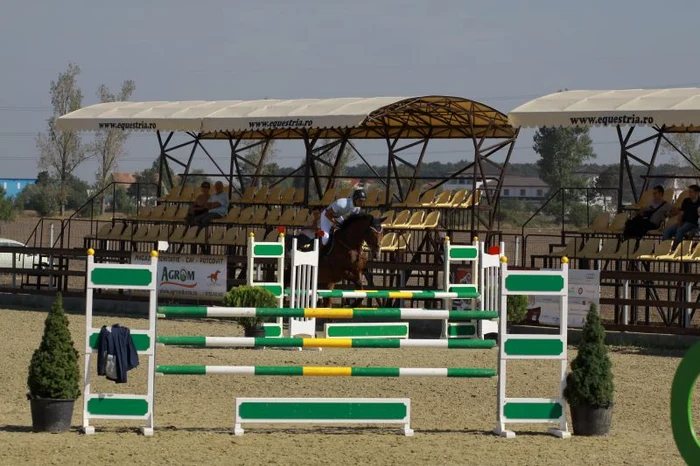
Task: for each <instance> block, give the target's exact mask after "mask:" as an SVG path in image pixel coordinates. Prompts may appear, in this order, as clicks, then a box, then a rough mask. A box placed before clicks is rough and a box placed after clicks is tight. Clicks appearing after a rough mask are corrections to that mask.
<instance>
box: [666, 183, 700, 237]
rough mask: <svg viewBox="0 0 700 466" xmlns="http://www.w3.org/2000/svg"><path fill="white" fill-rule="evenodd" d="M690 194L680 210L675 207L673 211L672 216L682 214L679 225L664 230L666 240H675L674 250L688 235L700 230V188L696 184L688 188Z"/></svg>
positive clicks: (675, 224)
mask: <svg viewBox="0 0 700 466" xmlns="http://www.w3.org/2000/svg"><path fill="white" fill-rule="evenodd" d="M688 189H689V190H690V193H689V195H688V197H687V198H686V199H683V203H682V204H681V208H680V209H676V208H675V207H674V208H673V209H671V215H676V214H678V213H681V214H682V215H681V216H680V217H679V218H678V223H674V224H673V225H669V226H668V227H667V228H666V229H665V230H664V236H663V238H664V239H671V238H673V239H674V241H673V249H676V247H677V246H678V244H679V243H680V242H681V241H682V240H683V237H684V236H685V235H686V233H689V232H691V231H694V230H696V229H697V228H698V217H699V214H698V209H700V199H699V196H700V186H698V185H696V184H694V185H691V186H689V187H688Z"/></svg>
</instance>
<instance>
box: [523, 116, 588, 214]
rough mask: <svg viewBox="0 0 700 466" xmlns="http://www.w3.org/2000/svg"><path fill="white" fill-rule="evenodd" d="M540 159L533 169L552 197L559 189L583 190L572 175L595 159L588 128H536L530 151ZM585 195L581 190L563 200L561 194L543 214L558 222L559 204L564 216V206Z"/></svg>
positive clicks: (579, 180) (582, 180)
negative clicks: (586, 162) (584, 164)
mask: <svg viewBox="0 0 700 466" xmlns="http://www.w3.org/2000/svg"><path fill="white" fill-rule="evenodd" d="M532 148H533V149H534V150H535V152H537V153H538V154H539V155H540V159H539V160H538V161H537V168H538V169H539V172H540V177H541V178H542V180H543V181H544V182H546V183H547V185H548V186H549V188H550V192H551V193H555V192H556V191H557V190H558V189H562V188H581V187H584V186H585V180H584V179H583V178H581V177H579V176H576V175H575V174H574V173H573V171H574V170H575V169H576V168H578V167H580V166H581V165H582V164H583V163H584V162H585V161H587V160H590V159H594V158H595V157H596V154H595V152H594V151H593V145H592V141H591V138H590V136H589V134H588V128H579V127H569V128H560V127H557V128H550V127H543V128H539V129H538V130H537V132H536V133H535V136H534V145H533V147H532ZM584 194H585V192H584V191H583V190H568V191H566V196H565V197H564V199H562V197H561V193H559V194H557V195H556V197H555V199H554V200H553V201H552V202H550V203H549V204H548V205H547V208H546V209H545V211H546V212H548V213H550V214H552V215H554V216H555V217H557V219H558V220H562V219H561V207H562V202H564V200H565V201H566V203H565V205H564V211H565V213H566V212H567V211H568V210H569V207H568V205H570V204H571V203H572V201H573V203H576V202H579V201H580V200H581V199H582V198H583V196H584Z"/></svg>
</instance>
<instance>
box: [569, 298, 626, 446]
mask: <svg viewBox="0 0 700 466" xmlns="http://www.w3.org/2000/svg"><path fill="white" fill-rule="evenodd" d="M613 393H614V384H613V374H612V363H611V361H610V358H609V357H608V352H607V348H606V346H605V329H604V328H603V324H602V323H601V321H600V316H599V315H598V312H597V310H596V305H595V304H591V306H590V308H589V310H588V315H587V317H586V322H585V324H584V326H583V335H582V340H581V343H580V344H579V347H578V354H577V355H576V358H574V360H573V361H572V362H571V372H570V373H569V374H568V375H567V377H566V388H565V389H564V398H566V401H567V402H568V403H569V406H570V407H571V422H572V425H573V431H574V435H607V434H608V433H609V432H610V425H611V423H612V410H613V405H614V401H613Z"/></svg>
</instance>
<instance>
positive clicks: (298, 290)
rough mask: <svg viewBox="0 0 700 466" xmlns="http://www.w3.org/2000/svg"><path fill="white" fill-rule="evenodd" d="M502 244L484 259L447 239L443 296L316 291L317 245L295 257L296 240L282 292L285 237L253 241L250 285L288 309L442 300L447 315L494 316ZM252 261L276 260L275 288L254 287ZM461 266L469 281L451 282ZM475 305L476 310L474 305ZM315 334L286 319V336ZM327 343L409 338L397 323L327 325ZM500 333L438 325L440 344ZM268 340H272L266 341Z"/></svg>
mask: <svg viewBox="0 0 700 466" xmlns="http://www.w3.org/2000/svg"><path fill="white" fill-rule="evenodd" d="M503 246H504V245H503V243H501V245H500V248H498V249H499V252H498V253H496V254H488V253H487V252H486V251H485V250H484V243H483V242H480V241H479V240H478V239H477V238H474V244H472V245H453V244H451V242H450V238H449V237H446V238H445V242H444V250H445V253H444V263H445V269H444V273H443V284H444V290H432V291H431V290H349V291H348V290H317V286H318V261H319V249H320V246H319V239H318V238H316V239H315V240H314V241H313V248H312V249H311V250H310V251H308V252H302V251H298V250H297V247H296V238H294V239H293V240H292V249H291V281H290V288H289V289H287V290H284V277H285V274H284V272H282V273H280V272H279V269H280V264H281V262H280V261H281V260H282V259H281V257H283V256H284V254H285V239H284V233H280V237H279V240H278V241H277V242H256V241H255V238H254V236H253V235H251V236H250V237H249V238H248V273H247V277H248V284H249V285H257V286H262V287H264V288H266V289H268V290H269V291H270V292H272V293H273V294H274V295H275V296H276V297H277V298H278V300H280V301H281V302H283V301H284V298H285V296H288V297H289V306H290V307H300V305H302V306H304V307H307V308H314V307H316V303H317V300H318V298H346V299H357V298H369V299H386V298H388V299H409V300H410V299H416V300H417V299H421V300H427V299H435V300H442V301H443V304H444V308H445V309H451V308H452V305H453V301H454V300H457V299H460V300H469V301H470V302H471V303H472V307H478V309H479V310H481V311H485V310H487V309H491V310H495V309H496V308H497V305H499V304H500V303H499V300H498V286H499V284H498V270H499V267H500V264H499V259H500V257H502V252H503ZM256 259H258V260H259V259H277V260H278V265H277V271H275V273H276V276H277V280H278V281H277V282H270V281H255V279H254V277H255V276H256V272H257V270H256ZM453 264H463V265H468V266H469V267H470V269H471V270H470V272H468V273H467V274H466V277H467V278H469V277H470V278H471V279H470V280H465V281H462V282H459V283H457V282H455V281H454V280H453V279H452V278H451V277H453V271H452V268H451V267H452V265H453ZM475 301H476V302H477V303H478V305H477V306H474V305H473V304H474V302H475ZM277 325H279V326H280V328H279V329H276V334H279V335H282V333H283V331H282V328H281V325H282V319H281V318H280V319H277V323H276V324H267V332H268V333H269V332H270V328H271V327H273V326H277ZM315 332H316V322H315V319H314V318H308V319H305V318H290V320H289V336H291V337H295V336H307V337H310V336H313V335H315ZM324 333H325V337H326V338H347V337H353V338H382V337H384V338H408V336H409V327H408V322H397V323H384V322H372V323H357V322H353V323H327V324H325V326H324ZM497 333H498V325H497V323H495V322H490V321H488V320H483V319H474V320H472V321H470V322H451V321H449V320H444V321H443V323H442V333H441V335H442V337H443V338H481V339H483V338H484V337H486V336H487V335H495V334H497ZM268 336H272V335H268Z"/></svg>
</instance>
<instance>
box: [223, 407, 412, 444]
mask: <svg viewBox="0 0 700 466" xmlns="http://www.w3.org/2000/svg"><path fill="white" fill-rule="evenodd" d="M235 405H236V413H235V424H234V427H233V431H234V434H235V435H243V433H244V431H243V428H242V424H244V423H251V424H260V423H263V424H268V423H270V424H282V423H287V424H370V423H377V424H401V425H403V426H404V435H406V436H412V435H413V430H412V429H411V427H410V419H411V400H410V399H408V398H236V401H235Z"/></svg>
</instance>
